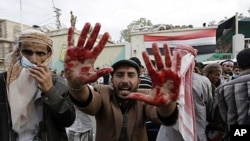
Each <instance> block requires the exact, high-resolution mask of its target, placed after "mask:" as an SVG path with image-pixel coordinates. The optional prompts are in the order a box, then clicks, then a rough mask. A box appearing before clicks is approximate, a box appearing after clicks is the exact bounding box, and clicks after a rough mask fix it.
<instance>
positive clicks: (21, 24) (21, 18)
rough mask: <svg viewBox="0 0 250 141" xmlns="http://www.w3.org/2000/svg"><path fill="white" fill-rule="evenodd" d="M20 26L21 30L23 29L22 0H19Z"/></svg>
mask: <svg viewBox="0 0 250 141" xmlns="http://www.w3.org/2000/svg"><path fill="white" fill-rule="evenodd" d="M20 27H21V32H22V31H23V15H22V0H20Z"/></svg>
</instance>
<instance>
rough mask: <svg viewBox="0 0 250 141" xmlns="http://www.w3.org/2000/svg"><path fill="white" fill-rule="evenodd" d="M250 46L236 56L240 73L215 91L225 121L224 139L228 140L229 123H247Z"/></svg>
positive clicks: (249, 117)
mask: <svg viewBox="0 0 250 141" xmlns="http://www.w3.org/2000/svg"><path fill="white" fill-rule="evenodd" d="M249 56H250V48H247V49H243V50H241V51H240V52H239V53H238V54H237V56H236V60H237V64H238V66H239V68H240V70H241V73H240V75H239V77H238V78H237V79H234V80H231V81H230V82H228V83H225V84H223V85H221V86H219V87H218V88H217V89H216V91H215V96H216V97H215V98H216V99H217V100H218V106H219V111H220V115H221V117H222V120H223V122H224V123H225V125H226V126H225V131H226V135H225V140H229V132H230V125H250V124H249V119H250V115H249V112H248V111H249V110H250V108H249V102H250V101H249V98H248V97H249V95H250V91H249V90H250V85H249V83H250V60H249Z"/></svg>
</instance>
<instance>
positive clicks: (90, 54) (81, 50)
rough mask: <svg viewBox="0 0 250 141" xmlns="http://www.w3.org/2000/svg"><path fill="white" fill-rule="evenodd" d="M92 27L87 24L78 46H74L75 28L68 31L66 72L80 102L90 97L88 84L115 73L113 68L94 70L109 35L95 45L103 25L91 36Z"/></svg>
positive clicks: (73, 93)
mask: <svg viewBox="0 0 250 141" xmlns="http://www.w3.org/2000/svg"><path fill="white" fill-rule="evenodd" d="M90 28H91V25H90V24H89V23H86V24H85V26H84V27H83V30H82V32H81V35H80V37H79V39H78V42H77V45H76V46H74V28H70V29H69V31H68V48H67V51H66V54H65V60H64V70H65V77H66V79H67V81H68V86H69V90H70V92H71V95H72V96H73V97H74V98H75V99H77V100H78V101H86V99H87V98H88V97H89V89H88V87H87V86H86V84H88V83H92V82H95V81H96V80H97V79H98V78H99V77H100V76H103V75H105V74H108V73H110V72H112V71H113V69H112V68H103V69H100V70H98V71H95V70H94V63H95V60H96V59H97V57H98V55H99V54H100V53H101V52H102V50H103V48H104V47H105V44H106V43H107V41H108V39H109V34H108V33H107V32H106V33H104V35H103V37H102V38H101V39H100V41H99V42H98V43H97V44H96V46H94V45H95V43H96V40H97V37H98V34H99V31H100V28H101V25H100V24H99V23H96V24H95V27H94V29H93V30H92V32H91V34H90V36H88V35H89V32H90Z"/></svg>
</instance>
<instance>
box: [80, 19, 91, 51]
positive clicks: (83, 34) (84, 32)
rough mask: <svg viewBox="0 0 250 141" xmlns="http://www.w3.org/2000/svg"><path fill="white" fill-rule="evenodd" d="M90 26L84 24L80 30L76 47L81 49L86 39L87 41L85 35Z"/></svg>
mask: <svg viewBox="0 0 250 141" xmlns="http://www.w3.org/2000/svg"><path fill="white" fill-rule="evenodd" d="M90 27H91V25H90V23H85V25H84V27H83V29H82V32H81V35H80V37H79V39H78V44H77V47H83V45H84V43H85V41H86V39H87V35H88V33H89V29H90Z"/></svg>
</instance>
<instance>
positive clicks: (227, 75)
mask: <svg viewBox="0 0 250 141" xmlns="http://www.w3.org/2000/svg"><path fill="white" fill-rule="evenodd" d="M220 65H221V67H222V74H221V84H224V83H226V82H229V81H230V80H232V75H233V67H234V62H233V61H232V60H225V61H222V62H221V63H220Z"/></svg>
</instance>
